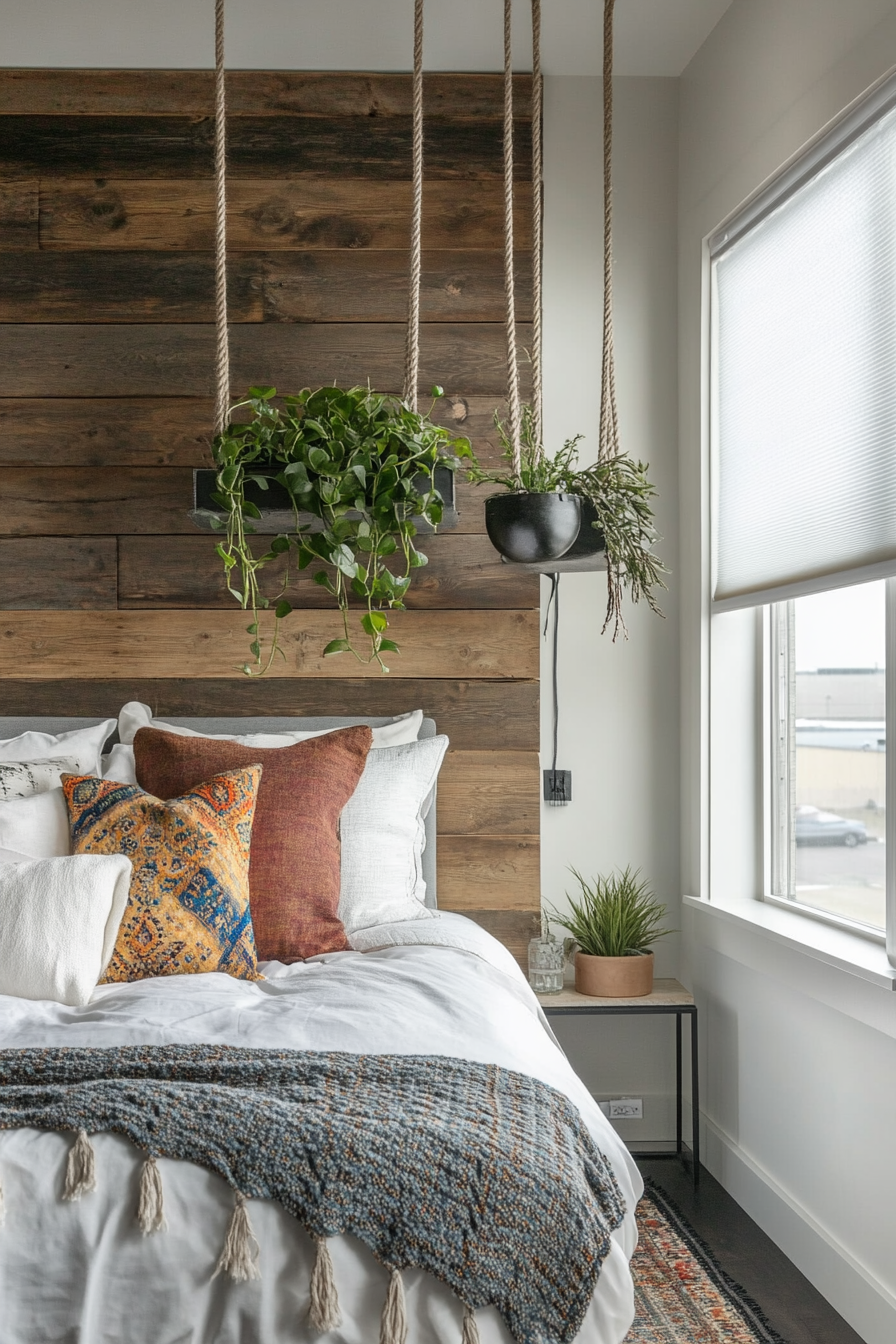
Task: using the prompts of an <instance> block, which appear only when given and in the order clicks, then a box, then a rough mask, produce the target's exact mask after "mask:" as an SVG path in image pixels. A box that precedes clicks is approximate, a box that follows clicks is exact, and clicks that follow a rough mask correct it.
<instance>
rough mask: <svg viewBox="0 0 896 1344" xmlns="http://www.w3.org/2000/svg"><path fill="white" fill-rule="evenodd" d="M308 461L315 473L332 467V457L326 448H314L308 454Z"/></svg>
mask: <svg viewBox="0 0 896 1344" xmlns="http://www.w3.org/2000/svg"><path fill="white" fill-rule="evenodd" d="M308 461H309V462H310V463H311V465H312V467H313V468H314V470H315V471H322V470H323V468H324V467H329V466H330V465H331V462H330V455H329V453H328V452H327V451H326V449H325V448H312V449H311V450H310V452H309V453H308Z"/></svg>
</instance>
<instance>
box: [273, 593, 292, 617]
mask: <svg viewBox="0 0 896 1344" xmlns="http://www.w3.org/2000/svg"><path fill="white" fill-rule="evenodd" d="M291 611H292V603H291V602H287V600H286V598H285V597H284V598H283V599H282V601H280V602H278V603H277V605H276V607H275V608H274V615H275V616H276V618H277V620H278V621H282V620H283V618H284V616H288V615H289V613H290V612H291Z"/></svg>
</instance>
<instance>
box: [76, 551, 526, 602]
mask: <svg viewBox="0 0 896 1344" xmlns="http://www.w3.org/2000/svg"><path fill="white" fill-rule="evenodd" d="M262 544H264V543H262ZM420 550H422V551H423V552H424V554H425V555H426V556H428V558H429V564H428V565H427V566H426V567H425V568H424V569H418V570H416V571H415V573H414V581H413V583H412V584H411V587H410V590H409V591H408V595H407V599H406V603H407V606H408V609H409V610H411V611H418V610H433V609H441V610H475V609H477V608H483V609H485V608H496V609H498V610H500V609H502V608H507V609H519V610H522V609H524V608H526V607H533V608H535V607H538V606H539V579H538V576H537V575H535V574H520V573H519V572H518V570H517V567H516V566H515V565H505V564H503V563H502V561H501V558H500V556H499V555H498V553H497V552H496V551H495V549H494V548H493V546H492V545H491V542H490V541H489V540H488V538H487V537H485V536H469V535H466V534H458V533H456V532H444V533H440V534H438V535H436V536H430V537H426V538H423V539H421V541H420ZM283 570H284V565H283V562H282V561H280V562H279V563H278V564H277V565H276V566H275V565H271V566H270V569H269V571H266V573H269V574H270V578H268V579H263V580H262V587H263V589H264V591H266V592H270V593H271V594H273V593H275V592H276V591H278V589H279V586H280V583H281V581H282V579H281V576H282V573H283ZM312 572H313V567H312V568H311V569H307V570H303V571H301V572H300V573H299V574H298V575H296V576H295V578H294V582H292V583H291V584H290V586H289V589H288V595H289V600H290V601H291V602H292V604H293V606H295V607H302V608H312V609H318V610H326V609H328V608H329V607H330V605H331V602H332V599H331V598H330V597H329V595H328V594H327V593H325V592H324V590H323V589H322V588H321V587H320V585H319V584H316V583H315V582H314V580H313V577H312ZM233 602H234V599H233V597H232V596H231V594H230V593H229V592H228V591H227V585H226V583H225V580H224V566H223V565H222V563H221V561H220V559H219V557H218V556H217V555H216V554H215V538H214V537H212V536H166V537H161V536H122V537H121V538H120V540H119V573H118V605H119V606H120V607H121V608H122V609H127V610H142V609H145V608H152V607H161V608H176V607H180V608H199V609H209V608H214V607H222V608H224V609H227V608H230V607H232V606H233ZM53 605H56V604H55V603H54V604H53Z"/></svg>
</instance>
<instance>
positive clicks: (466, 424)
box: [0, 394, 505, 496]
mask: <svg viewBox="0 0 896 1344" xmlns="http://www.w3.org/2000/svg"><path fill="white" fill-rule="evenodd" d="M420 404H421V408H422V409H424V410H428V409H429V405H430V403H429V400H428V399H427V398H423V397H422V398H421V403H420ZM496 409H498V410H500V411H501V413H502V414H504V413H505V405H504V402H503V401H502V400H501V399H500V398H498V397H484V396H483V397H479V396H473V397H464V396H461V395H460V394H454V395H452V396H450V397H449V396H445V397H440V398H439V399H438V401H437V402H436V404H435V407H434V408H433V412H432V416H433V419H434V420H435V421H436V423H437V424H440V425H445V426H446V427H447V428H449V429H452V430H454V431H456V432H457V433H458V434H463V435H465V436H466V437H467V438H469V439H471V440H472V442H473V445H474V448H475V450H476V453H477V455H478V457H479V460H480V461H481V462H482V463H484V464H485V465H488V466H497V465H498V463H499V461H500V444H499V442H498V439H497V435H496V433H495V430H494V425H493V423H492V421H493V417H494V413H495V410H496ZM212 418H213V404H212V400H211V398H210V397H195V398H190V397H46V398H42V397H8V398H0V465H3V466H34V467H38V466H54V467H81V466H83V467H127V466H172V467H174V466H189V467H208V466H211V464H212V459H211V452H210V448H209V444H210V440H211V431H212ZM479 493H480V495H483V496H484V495H485V494H487V493H488V488H487V487H483V488H482V489H481V490H480V492H479Z"/></svg>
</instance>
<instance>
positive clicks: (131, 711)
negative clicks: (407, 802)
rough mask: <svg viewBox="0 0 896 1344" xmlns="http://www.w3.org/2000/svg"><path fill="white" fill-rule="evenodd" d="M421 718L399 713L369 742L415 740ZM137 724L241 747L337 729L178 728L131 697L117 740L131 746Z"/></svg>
mask: <svg viewBox="0 0 896 1344" xmlns="http://www.w3.org/2000/svg"><path fill="white" fill-rule="evenodd" d="M422 722H423V710H422V709H414V710H412V711H411V712H410V713H409V714H399V715H398V716H397V717H396V718H394V719H392V721H391V722H390V723H384V724H383V725H382V727H380V728H374V730H373V745H374V746H375V747H395V746H398V745H399V743H402V742H416V741H417V737H418V736H419V733H420V725H421V724H422ZM138 728H160V729H162V730H163V731H164V732H166V733H178V734H179V735H180V736H181V737H208V738H212V739H213V740H215V741H218V742H239V743H240V744H241V745H242V746H244V747H291V746H292V745H293V743H294V742H306V741H307V740H308V738H309V737H323V736H324V735H325V734H326V733H334V732H336V731H337V730H336V729H335V728H315V729H312V730H309V729H307V728H304V729H297V730H296V731H295V732H289V733H242V734H236V733H200V732H197V731H196V729H195V728H180V727H178V726H176V725H175V724H173V723H165V722H164V721H163V720H162V719H154V718H153V716H152V710H151V709H150V707H149V705H143V704H141V703H140V701H139V700H131V701H129V702H128V704H126V705H124V706H123V708H122V710H121V712H120V713H119V715H118V738H119V741H120V742H121V743H122V744H123V745H124V746H126V747H129V746H132V745H133V741H134V734H135V733H136V732H137V730H138ZM109 778H111V776H109ZM122 782H125V781H122Z"/></svg>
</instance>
